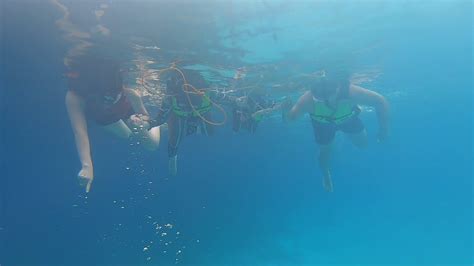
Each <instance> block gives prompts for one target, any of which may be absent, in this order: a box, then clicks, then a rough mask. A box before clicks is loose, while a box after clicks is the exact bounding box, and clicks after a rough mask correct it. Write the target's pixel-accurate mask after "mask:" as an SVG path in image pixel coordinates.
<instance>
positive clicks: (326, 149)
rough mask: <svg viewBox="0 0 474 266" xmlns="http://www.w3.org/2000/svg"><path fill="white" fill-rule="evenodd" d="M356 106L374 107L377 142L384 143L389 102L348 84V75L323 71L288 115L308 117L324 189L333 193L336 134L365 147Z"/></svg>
mask: <svg viewBox="0 0 474 266" xmlns="http://www.w3.org/2000/svg"><path fill="white" fill-rule="evenodd" d="M359 104H360V105H368V106H372V107H374V108H375V111H376V114H377V118H378V123H379V131H378V135H377V137H378V141H383V140H385V139H386V138H387V136H388V131H389V104H388V102H387V101H386V99H385V98H384V97H383V96H382V95H380V94H378V93H376V92H374V91H371V90H368V89H365V88H362V87H360V86H357V85H354V84H351V82H350V79H349V76H348V75H347V74H345V73H342V72H341V73H339V74H338V73H337V72H325V71H323V72H322V75H321V76H320V77H319V78H318V79H317V81H316V83H315V84H314V85H313V87H312V88H311V90H310V91H307V92H306V93H305V94H303V95H302V96H301V97H300V98H299V100H298V102H297V103H296V104H295V106H293V108H292V109H291V111H290V113H289V114H288V118H289V119H290V120H294V119H296V118H297V117H298V116H300V115H301V114H303V113H308V114H309V115H310V117H311V122H312V125H313V130H314V136H315V137H316V142H317V143H318V144H319V146H320V151H319V165H320V167H321V170H322V173H323V186H324V188H325V189H326V190H327V191H329V192H332V191H333V184H332V180H331V171H330V156H331V150H332V142H333V139H334V137H335V134H336V132H337V131H342V132H344V133H346V135H348V136H349V138H350V140H351V141H352V143H353V144H354V145H355V146H357V147H359V148H363V147H366V146H367V132H366V130H365V126H364V124H363V123H362V121H361V120H360V118H359V114H360V112H361V109H360V107H359V106H358V105H359Z"/></svg>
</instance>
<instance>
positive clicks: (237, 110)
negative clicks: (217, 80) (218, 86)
mask: <svg viewBox="0 0 474 266" xmlns="http://www.w3.org/2000/svg"><path fill="white" fill-rule="evenodd" d="M231 92H233V91H231ZM213 95H215V97H216V101H218V102H219V103H222V104H225V105H227V106H230V107H231V108H232V129H233V131H234V132H239V131H240V130H241V129H245V130H247V131H249V132H251V133H255V131H256V130H257V126H258V124H259V123H260V122H261V121H262V120H263V119H264V118H265V117H268V116H270V115H272V114H274V113H276V112H278V111H281V112H282V117H283V120H286V114H287V113H288V111H289V108H291V99H290V98H289V97H285V98H283V99H282V100H281V101H275V100H271V99H268V98H267V97H265V95H263V94H262V93H259V92H256V91H253V92H250V93H248V94H246V95H243V96H240V97H239V96H235V95H230V93H229V92H227V91H216V92H214V93H213Z"/></svg>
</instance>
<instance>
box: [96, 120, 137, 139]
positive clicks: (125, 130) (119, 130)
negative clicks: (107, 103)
mask: <svg viewBox="0 0 474 266" xmlns="http://www.w3.org/2000/svg"><path fill="white" fill-rule="evenodd" d="M102 128H103V129H105V130H106V131H108V132H110V133H112V134H113V135H115V136H117V137H119V138H122V139H128V138H129V137H130V136H131V135H132V131H131V130H130V128H129V127H128V126H127V124H125V122H123V120H119V121H117V122H115V123H113V124H109V125H105V126H102Z"/></svg>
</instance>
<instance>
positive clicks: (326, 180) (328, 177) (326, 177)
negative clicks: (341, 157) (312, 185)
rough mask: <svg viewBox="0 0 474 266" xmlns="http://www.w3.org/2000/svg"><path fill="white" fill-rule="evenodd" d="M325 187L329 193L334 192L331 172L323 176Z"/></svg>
mask: <svg viewBox="0 0 474 266" xmlns="http://www.w3.org/2000/svg"><path fill="white" fill-rule="evenodd" d="M323 187H324V189H325V190H326V191H327V192H334V188H333V186H332V179H331V172H330V171H326V173H324V176H323Z"/></svg>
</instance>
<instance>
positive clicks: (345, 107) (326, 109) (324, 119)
mask: <svg viewBox="0 0 474 266" xmlns="http://www.w3.org/2000/svg"><path fill="white" fill-rule="evenodd" d="M314 101H315V103H314V111H313V113H311V114H310V116H311V119H312V120H313V121H316V122H320V123H335V124H341V123H343V122H344V121H346V120H347V119H349V118H351V117H354V116H356V115H358V114H359V112H360V108H359V106H357V105H356V104H354V103H353V101H351V100H349V99H341V100H338V102H337V106H336V107H335V108H333V107H330V106H328V105H327V104H326V103H325V102H324V101H321V100H317V99H314Z"/></svg>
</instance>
